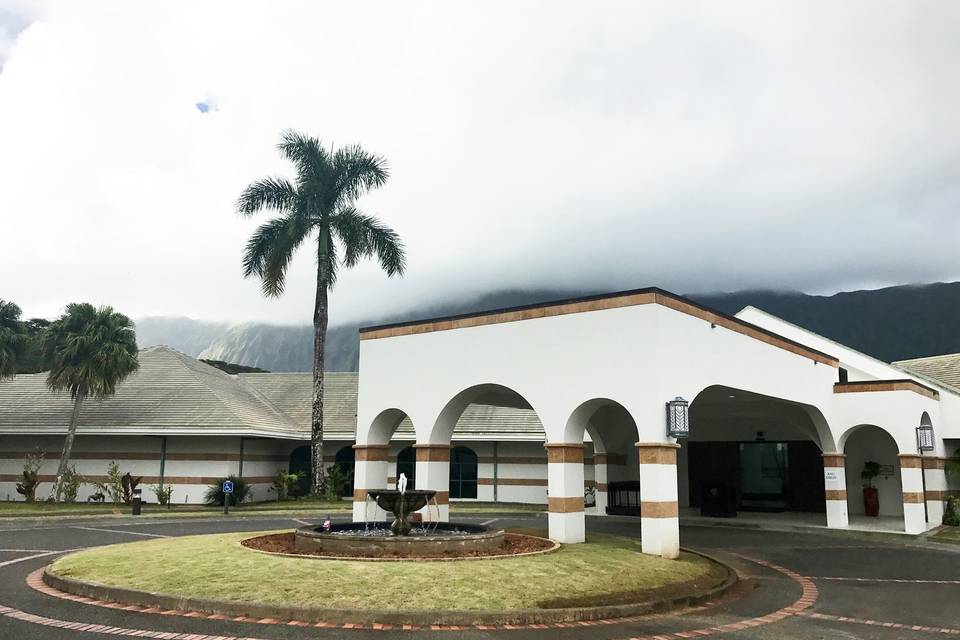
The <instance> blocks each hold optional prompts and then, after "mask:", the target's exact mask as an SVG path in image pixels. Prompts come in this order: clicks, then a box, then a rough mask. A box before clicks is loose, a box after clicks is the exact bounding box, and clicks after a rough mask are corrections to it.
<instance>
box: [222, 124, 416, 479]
mask: <svg viewBox="0 0 960 640" xmlns="http://www.w3.org/2000/svg"><path fill="white" fill-rule="evenodd" d="M277 148H278V149H279V150H280V155H282V156H283V157H284V158H285V159H287V160H289V161H290V162H292V163H293V166H294V169H295V170H296V178H295V179H294V180H293V181H290V180H288V179H286V178H280V177H272V178H264V179H262V180H258V181H256V182H253V183H251V184H250V185H249V186H248V187H247V188H246V189H245V190H244V191H243V193H242V194H241V195H240V198H239V200H238V201H237V210H238V211H239V213H240V214H241V215H244V216H251V215H253V214H255V213H257V212H259V211H261V210H264V209H266V210H269V211H274V212H276V213H278V214H279V216H277V217H276V218H273V219H272V220H270V221H268V222H266V223H265V224H263V225H261V226H260V227H258V228H257V230H256V231H255V232H254V233H253V235H252V236H250V240H248V241H247V246H246V249H245V250H244V254H243V276H244V277H245V278H249V277H251V276H256V277H258V278H260V281H261V285H262V289H263V293H264V294H265V295H267V296H270V297H276V296H279V295H281V294H282V293H283V288H284V284H285V281H286V275H287V267H288V266H289V264H290V260H291V259H292V258H293V255H294V253H295V252H296V250H297V247H299V246H300V244H301V243H302V242H303V241H304V240H307V239H308V238H311V237H314V235H315V237H316V242H317V245H316V256H317V292H316V299H315V302H314V307H313V411H312V414H311V418H310V427H311V428H310V458H311V460H312V462H313V472H312V476H311V479H310V488H311V491H312V492H313V493H314V494H317V493H321V492H322V491H323V487H322V484H323V464H322V463H323V351H324V344H325V342H326V337H327V315H328V309H327V292H328V290H329V289H331V288H332V287H333V285H334V283H335V282H336V280H337V271H338V269H339V268H340V267H341V266H343V267H347V268H350V267H353V266H354V265H355V264H357V262H359V261H360V260H361V259H363V258H371V257H372V258H376V260H377V261H378V262H379V263H380V266H381V267H382V268H383V270H384V271H386V272H387V275H388V276H394V275H403V270H404V267H405V265H406V257H405V255H404V250H403V243H402V242H401V241H400V237H399V236H398V235H397V234H396V233H395V232H394V231H393V229H391V228H389V227H387V226H386V225H384V224H383V223H381V222H380V221H379V220H377V219H376V218H374V217H371V216H368V215H366V214H364V213H361V212H360V211H359V210H358V209H357V208H356V206H355V204H354V203H355V202H356V200H357V199H358V198H359V197H360V196H362V195H363V194H365V193H366V192H368V191H370V190H371V189H376V188H377V187H380V186H382V185H383V184H384V183H385V182H386V181H387V177H388V176H389V172H388V170H387V162H386V160H384V159H383V158H381V157H379V156H376V155H373V154H371V153H368V152H367V151H364V150H363V149H362V148H360V147H359V146H349V147H341V148H339V149H336V150H334V149H333V148H332V147H331V148H330V150H329V151H328V150H327V149H324V148H323V146H322V145H321V144H320V141H319V140H318V139H316V138H313V137H310V136H307V135H304V134H302V133H297V132H294V131H286V132H284V133H283V136H282V139H281V142H280V144H279V145H277Z"/></svg>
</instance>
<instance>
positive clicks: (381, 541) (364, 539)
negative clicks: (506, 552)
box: [294, 522, 504, 558]
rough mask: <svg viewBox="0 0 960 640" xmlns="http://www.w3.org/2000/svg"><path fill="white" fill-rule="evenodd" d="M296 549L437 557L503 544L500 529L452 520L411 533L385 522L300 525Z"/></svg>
mask: <svg viewBox="0 0 960 640" xmlns="http://www.w3.org/2000/svg"><path fill="white" fill-rule="evenodd" d="M294 543H295V546H296V548H297V550H298V551H303V552H308V553H316V554H332V555H342V556H355V557H360V558H378V557H411V558H412V557H418V556H419V557H437V556H443V555H445V554H450V555H455V554H460V553H467V552H476V551H488V550H491V549H497V548H499V547H501V546H503V543H504V539H503V529H491V528H490V527H483V526H480V525H472V524H461V523H451V522H437V523H427V524H425V525H424V526H422V527H417V528H414V529H412V530H411V531H410V535H405V536H398V535H391V533H390V529H389V528H388V524H387V523H382V522H381V523H375V526H373V527H372V528H371V527H370V526H365V525H364V524H363V523H349V522H348V523H341V524H335V525H333V526H332V527H330V530H329V531H327V530H324V528H323V527H322V526H312V525H311V526H307V527H300V528H299V529H297V530H296V531H295V532H294Z"/></svg>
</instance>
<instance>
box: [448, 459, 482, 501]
mask: <svg viewBox="0 0 960 640" xmlns="http://www.w3.org/2000/svg"><path fill="white" fill-rule="evenodd" d="M450 497H451V498H476V497H477V454H476V453H474V452H473V449H468V448H467V447H454V448H453V449H452V450H451V451H450Z"/></svg>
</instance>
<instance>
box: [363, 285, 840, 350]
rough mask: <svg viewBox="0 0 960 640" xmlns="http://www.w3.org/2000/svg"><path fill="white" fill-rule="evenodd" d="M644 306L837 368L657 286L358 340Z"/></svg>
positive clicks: (431, 321) (402, 327)
mask: <svg viewBox="0 0 960 640" xmlns="http://www.w3.org/2000/svg"><path fill="white" fill-rule="evenodd" d="M649 304H654V305H660V306H662V307H667V308H669V309H672V310H673V311H676V312H678V313H683V314H686V315H688V316H693V317H695V318H699V319H700V320H703V321H705V322H709V323H710V324H711V325H715V326H721V327H724V328H725V329H729V330H731V331H734V332H736V333H740V334H742V335H745V336H748V337H750V338H753V339H754V340H758V341H760V342H763V343H766V344H769V345H771V346H773V347H777V348H779V349H784V350H786V351H789V352H791V353H794V354H796V355H799V356H803V357H805V358H810V359H812V360H814V361H816V362H821V363H823V364H826V365H828V366H831V367H836V366H838V361H837V358H836V357H835V356H832V355H830V354H827V353H824V352H822V351H818V350H816V349H813V348H811V347H809V346H807V345H804V344H801V343H799V342H796V341H795V340H791V339H790V338H786V337H784V336H782V335H779V334H777V333H774V332H773V331H770V330H769V329H766V328H764V327H760V326H757V325H755V324H751V323H749V322H746V321H745V320H742V319H741V318H738V317H736V316H730V315H727V314H725V313H721V312H720V311H717V310H716V309H711V308H710V307H706V306H703V305H701V304H699V303H697V302H694V301H693V300H690V299H689V298H684V297H683V296H678V295H677V294H675V293H671V292H669V291H664V290H663V289H660V288H657V287H648V288H645V289H631V290H629V291H617V292H614V293H604V294H600V295H593V296H584V297H581V298H570V299H567V300H554V301H550V302H540V303H536V304H530V305H523V306H519V307H506V308H503V309H491V310H489V311H477V312H474V313H465V314H460V315H454V316H443V317H437V318H426V319H423V320H413V321H409V322H398V323H393V324H384V325H377V326H371V327H361V328H360V340H377V339H382V338H395V337H399V336H408V335H417V334H423V333H432V332H435V331H450V330H453V329H466V328H469V327H479V326H484V325H491V324H502V323H508V322H522V321H526V320H534V319H537V318H546V317H553V316H562V315H567V314H571V313H588V312H593V311H602V310H604V309H619V308H623V307H634V306H640V305H649Z"/></svg>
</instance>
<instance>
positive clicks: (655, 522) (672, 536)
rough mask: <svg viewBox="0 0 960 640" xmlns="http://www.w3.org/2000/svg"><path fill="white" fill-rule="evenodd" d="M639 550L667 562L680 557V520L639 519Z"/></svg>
mask: <svg viewBox="0 0 960 640" xmlns="http://www.w3.org/2000/svg"><path fill="white" fill-rule="evenodd" d="M640 550H641V551H643V553H646V554H648V555H651V556H660V557H661V558H667V559H668V560H675V559H677V558H678V557H680V518H640Z"/></svg>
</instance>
